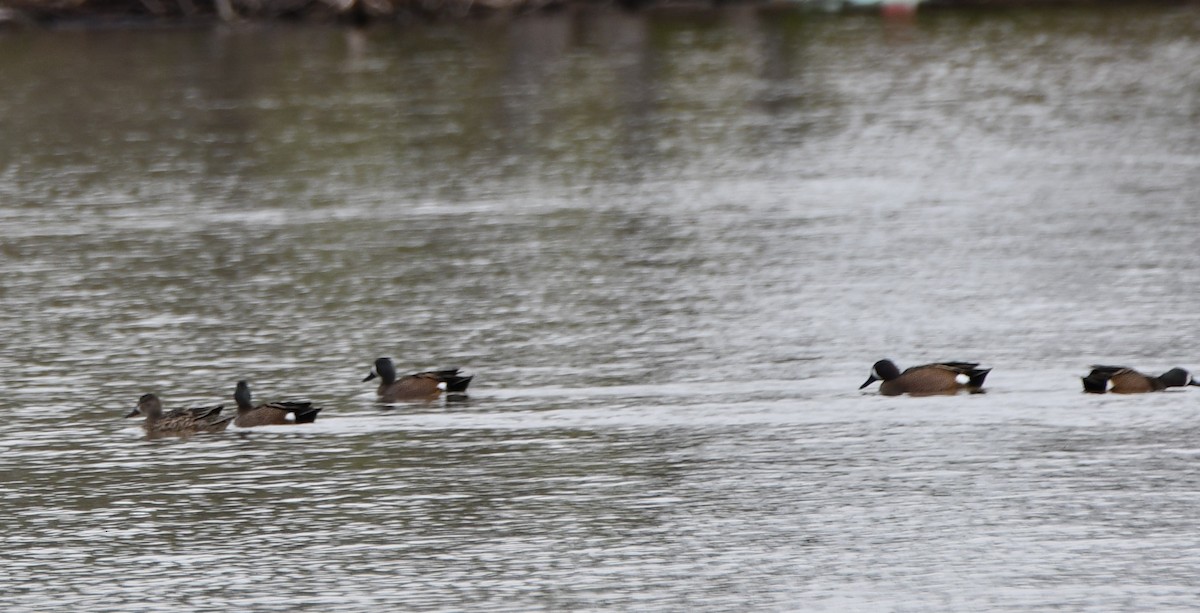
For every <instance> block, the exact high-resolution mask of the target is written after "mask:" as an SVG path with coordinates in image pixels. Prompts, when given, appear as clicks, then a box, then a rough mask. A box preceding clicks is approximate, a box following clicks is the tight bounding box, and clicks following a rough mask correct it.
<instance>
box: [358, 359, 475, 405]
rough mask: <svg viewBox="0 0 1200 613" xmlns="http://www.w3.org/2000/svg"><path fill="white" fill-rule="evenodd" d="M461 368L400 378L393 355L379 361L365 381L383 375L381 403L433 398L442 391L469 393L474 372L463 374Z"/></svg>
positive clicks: (379, 392)
mask: <svg viewBox="0 0 1200 613" xmlns="http://www.w3.org/2000/svg"><path fill="white" fill-rule="evenodd" d="M458 371H459V369H457V368H450V369H446V370H429V371H425V372H418V373H413V374H411V375H404V376H403V377H400V378H396V366H395V365H394V364H392V359H391V358H379V359H377V360H375V365H374V367H372V368H371V373H370V374H369V375H367V377H366V378H365V379H363V382H364V383H365V382H367V381H370V380H371V379H374V378H375V377H379V379H380V381H379V389H378V390H376V394H377V395H378V396H379V401H380V402H397V401H400V400H432V399H434V398H437V397H438V396H439V395H440V394H441V393H442V392H453V393H459V394H462V393H465V392H466V391H467V386H468V385H470V384H471V379H473V378H475V377H474V376H473V375H467V376H464V375H460V374H458Z"/></svg>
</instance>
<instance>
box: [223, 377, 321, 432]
mask: <svg viewBox="0 0 1200 613" xmlns="http://www.w3.org/2000/svg"><path fill="white" fill-rule="evenodd" d="M233 400H234V402H236V403H237V408H238V414H237V417H236V418H235V419H234V420H233V425H235V426H237V427H239V428H253V427H254V426H270V425H276V424H293V423H295V424H311V423H313V422H314V421H316V420H317V413H320V412H321V409H320V408H319V407H314V406H313V405H312V403H311V402H267V403H264V404H260V405H258V406H255V405H254V403H253V402H251V400H250V385H249V384H248V383H246V382H245V381H238V382H237V387H236V388H235V389H234V391H233ZM288 415H291V416H292V418H291V419H288Z"/></svg>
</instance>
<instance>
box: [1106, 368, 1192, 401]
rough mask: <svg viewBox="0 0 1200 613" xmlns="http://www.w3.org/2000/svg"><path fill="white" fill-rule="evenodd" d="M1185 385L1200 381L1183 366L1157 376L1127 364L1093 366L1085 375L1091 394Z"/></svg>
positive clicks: (1154, 390)
mask: <svg viewBox="0 0 1200 613" xmlns="http://www.w3.org/2000/svg"><path fill="white" fill-rule="evenodd" d="M1185 385H1195V386H1200V382H1197V381H1196V380H1194V379H1192V375H1190V374H1188V371H1186V370H1184V369H1182V368H1172V369H1171V370H1168V371H1167V372H1165V373H1163V374H1161V375H1159V376H1157V377H1151V376H1150V375H1143V374H1142V373H1140V372H1138V371H1136V370H1134V369H1132V368H1127V367H1125V366H1092V372H1090V373H1088V375H1087V376H1086V377H1083V391H1085V392H1088V393H1091V394H1103V393H1105V392H1112V393H1114V394H1141V393H1143V392H1161V391H1162V390H1165V389H1167V388H1168V387H1183V386H1185Z"/></svg>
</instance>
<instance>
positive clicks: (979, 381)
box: [967, 368, 992, 389]
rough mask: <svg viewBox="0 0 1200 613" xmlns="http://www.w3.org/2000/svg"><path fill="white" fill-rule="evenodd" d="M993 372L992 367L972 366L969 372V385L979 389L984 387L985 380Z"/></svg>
mask: <svg viewBox="0 0 1200 613" xmlns="http://www.w3.org/2000/svg"><path fill="white" fill-rule="evenodd" d="M990 372H992V369H990V368H972V369H971V370H970V371H968V372H967V378H968V382H967V385H969V386H971V387H973V388H975V389H979V388H982V387H983V380H984V379H987V376H988V373H990Z"/></svg>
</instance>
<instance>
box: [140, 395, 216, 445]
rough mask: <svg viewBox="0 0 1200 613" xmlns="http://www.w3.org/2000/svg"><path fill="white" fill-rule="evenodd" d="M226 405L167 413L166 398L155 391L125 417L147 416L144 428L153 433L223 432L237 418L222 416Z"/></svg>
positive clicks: (143, 396)
mask: <svg viewBox="0 0 1200 613" xmlns="http://www.w3.org/2000/svg"><path fill="white" fill-rule="evenodd" d="M223 408H225V407H224V405H218V406H213V407H192V408H187V409H174V410H172V411H171V412H169V413H163V406H162V401H161V400H159V398H158V396H156V395H154V394H143V395H142V397H141V398H138V403H137V407H136V408H134V409H133V411H132V412H131V413H130V414H128V415H126V416H125V418H126V419H128V418H130V417H137V416H139V415H142V416H145V418H146V419H145V420H144V421H143V422H142V427H143V428H145V429H146V433H147V434H149V435H151V436H156V435H168V434H175V435H185V436H186V435H190V434H196V433H199V432H221V431H222V430H224V429H225V428H226V427H228V426H229V422H231V421H233V417H232V416H230V417H222V416H221V409H223Z"/></svg>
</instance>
